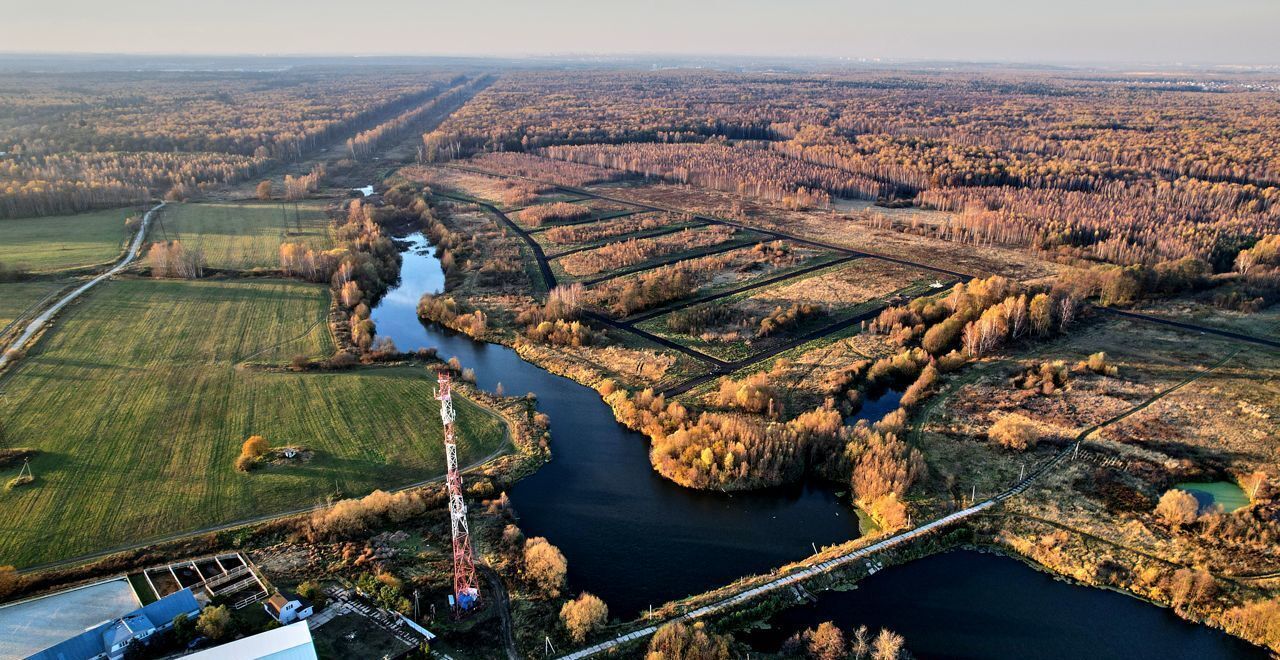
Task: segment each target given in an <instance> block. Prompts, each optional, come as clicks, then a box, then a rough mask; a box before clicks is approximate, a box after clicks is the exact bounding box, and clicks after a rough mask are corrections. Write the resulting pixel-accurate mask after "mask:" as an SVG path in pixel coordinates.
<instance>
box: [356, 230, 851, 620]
mask: <svg viewBox="0 0 1280 660" xmlns="http://www.w3.org/2000/svg"><path fill="white" fill-rule="evenodd" d="M406 240H407V241H409V243H410V245H411V247H410V248H409V250H408V251H407V252H405V253H404V265H403V267H402V272H401V282H400V285H399V286H398V287H396V288H395V289H393V290H391V291H390V292H388V293H387V295H386V296H385V297H384V298H383V299H382V301H381V302H380V303H379V304H378V305H377V307H375V308H374V309H373V311H372V313H371V314H370V316H371V317H372V318H373V320H374V322H375V323H376V324H377V329H378V335H379V336H382V337H390V338H391V339H392V340H393V341H394V342H395V344H396V346H397V347H398V348H399V349H400V350H402V351H404V350H416V349H418V348H422V347H432V346H434V347H436V348H437V349H438V350H439V354H440V357H442V358H445V359H448V358H450V357H454V356H456V357H457V358H458V359H459V360H460V361H461V362H462V365H463V366H464V367H471V368H474V369H475V371H476V378H477V381H478V384H479V385H480V386H481V387H483V388H485V389H487V390H490V391H492V390H493V389H494V388H495V387H496V386H497V385H498V383H501V384H502V386H503V389H504V390H505V391H506V393H507V394H522V393H525V392H533V393H535V394H537V395H538V408H539V410H541V411H542V412H545V413H547V414H548V415H550V417H551V429H552V456H553V458H552V461H551V462H550V463H549V464H547V465H544V466H543V467H542V468H541V469H539V470H538V471H537V472H536V473H535V474H533V475H532V476H530V477H527V478H525V479H523V480H521V481H520V482H519V483H517V484H516V486H515V487H514V488H513V489H512V491H511V493H510V496H511V500H512V502H513V504H514V505H515V509H516V511H517V512H519V514H520V527H521V528H522V529H523V530H524V532H525V534H526V535H528V536H545V537H547V539H549V540H550V541H551V542H552V543H554V544H555V545H557V546H558V547H559V548H560V550H561V551H562V552H564V555H565V557H566V558H567V559H568V560H569V585H570V589H571V590H572V591H580V590H585V591H590V592H592V593H594V594H596V595H598V596H600V597H601V598H603V599H604V601H605V602H606V603H608V605H609V610H610V612H611V613H612V614H613V615H616V616H630V615H634V614H636V613H637V612H639V611H640V610H642V609H644V608H646V607H648V606H649V605H654V606H658V605H661V604H662V603H664V602H667V601H669V600H673V599H676V598H680V597H683V596H687V595H690V594H694V593H699V592H702V591H705V590H706V589H708V588H711V587H715V586H719V585H722V584H725V583H727V582H731V581H733V580H734V579H737V578H738V577H741V576H743V575H747V574H750V573H758V572H764V571H768V570H770V569H771V568H774V567H776V566H779V565H781V564H784V563H786V562H789V561H794V560H796V559H800V558H802V557H805V556H807V555H808V554H810V553H811V552H812V551H813V546H814V545H817V546H818V547H821V546H822V545H824V544H832V543H838V542H841V541H845V540H848V539H851V538H854V537H856V536H857V535H858V520H857V516H855V515H854V513H853V511H852V510H851V509H850V508H849V507H848V505H847V504H845V503H842V502H841V501H840V500H839V499H838V498H837V497H836V495H835V494H834V493H833V492H831V491H830V490H828V489H824V488H820V487H816V486H808V485H805V486H794V487H789V488H782V489H776V490H773V491H766V492H755V493H745V494H735V495H728V494H720V493H708V492H702V491H693V490H689V489H686V488H681V487H680V486H677V485H675V484H673V483H671V482H669V481H666V480H664V479H662V478H661V477H659V476H658V475H657V474H656V473H655V472H654V471H653V469H652V468H651V467H650V465H649V456H648V440H647V439H646V438H645V437H644V436H642V435H640V434H638V433H633V432H631V431H628V430H627V429H625V428H623V427H622V426H620V425H619V424H618V423H617V422H616V421H614V419H613V413H612V411H610V410H609V407H608V406H606V405H605V404H604V402H603V401H602V400H601V399H600V396H599V395H598V394H597V393H596V391H595V390H593V389H591V388H588V387H584V386H582V385H579V384H577V383H575V382H573V381H572V380H569V379H567V378H562V377H560V376H555V375H553V374H551V373H548V372H547V371H544V370H542V369H540V368H538V367H535V366H533V365H531V364H529V363H527V362H525V361H524V360H522V359H520V357H519V356H518V355H516V353H515V351H512V350H511V349H509V348H506V347H504V346H498V345H494V344H485V343H480V342H475V341H472V340H471V339H470V338H468V337H466V336H463V335H458V334H455V333H452V332H449V331H447V330H444V329H442V328H439V327H436V326H432V327H425V326H424V325H423V324H422V323H420V322H419V321H418V316H417V304H418V299H419V298H420V297H421V296H422V294H423V293H426V292H437V293H438V292H440V291H441V290H442V289H443V286H444V277H443V274H442V272H441V270H440V265H439V262H438V261H437V260H436V258H435V257H434V256H433V254H432V251H431V248H430V246H429V245H428V244H427V241H426V240H425V239H424V238H423V237H422V236H421V235H419V234H415V235H412V236H409V237H407V239H406ZM465 431H466V430H465V429H462V432H465Z"/></svg>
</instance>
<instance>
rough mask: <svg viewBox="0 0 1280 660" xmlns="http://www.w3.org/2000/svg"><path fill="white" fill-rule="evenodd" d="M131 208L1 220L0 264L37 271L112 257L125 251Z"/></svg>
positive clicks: (100, 260)
mask: <svg viewBox="0 0 1280 660" xmlns="http://www.w3.org/2000/svg"><path fill="white" fill-rule="evenodd" d="M131 214H133V211H132V210H130V209H110V210H106V211H94V212H92V213H80V214H77V215H55V216H47V217H43V218H19V219H17V220H0V264H4V265H5V266H18V267H22V268H25V269H27V270H30V271H31V272H36V273H47V272H49V271H56V270H62V269H65V268H77V267H81V266H93V265H97V264H104V263H107V262H110V261H114V260H115V259H116V258H117V257H119V256H120V254H121V253H122V252H123V251H124V244H125V238H126V237H127V236H128V234H127V232H126V231H125V227H124V220H125V218H127V217H129V216H130V215H131Z"/></svg>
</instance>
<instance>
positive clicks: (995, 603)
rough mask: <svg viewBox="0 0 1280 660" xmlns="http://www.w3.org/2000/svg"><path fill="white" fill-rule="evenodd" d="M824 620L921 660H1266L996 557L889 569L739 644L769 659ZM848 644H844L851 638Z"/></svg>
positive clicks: (965, 556)
mask: <svg viewBox="0 0 1280 660" xmlns="http://www.w3.org/2000/svg"><path fill="white" fill-rule="evenodd" d="M823 621H832V622H834V623H835V624H837V625H838V626H840V627H841V629H842V630H844V631H845V632H846V634H847V635H849V634H850V632H849V631H850V630H851V629H852V628H854V627H856V626H859V625H866V626H867V627H868V628H870V629H871V632H872V634H874V633H875V631H876V630H877V629H879V628H889V629H890V630H893V631H895V632H897V633H898V634H900V635H902V636H903V637H905V638H906V640H907V644H906V646H907V648H908V649H910V650H911V652H912V653H914V654H915V655H916V657H918V658H921V659H922V660H931V659H933V658H949V659H950V658H955V659H965V658H983V659H990V660H1002V659H1008V660H1022V659H1024V658H1041V659H1044V660H1058V659H1061V660H1074V659H1076V658H1123V659H1125V660H1143V659H1147V658H1149V659H1151V660H1167V659H1169V658H1194V659H1195V660H1217V659H1223V660H1225V659H1228V658H1233V659H1234V658H1241V659H1243V658H1257V659H1259V660H1261V659H1262V658H1266V657H1267V654H1266V652H1264V651H1263V650H1262V649H1259V648H1257V647H1255V646H1252V645H1250V644H1248V643H1245V642H1243V641H1241V640H1238V639H1236V638H1234V637H1231V636H1229V635H1227V634H1225V633H1223V632H1220V631H1218V630H1214V629H1212V628H1208V627H1206V626H1200V625H1196V624H1194V623H1191V622H1189V621H1185V620H1183V619H1180V618H1178V617H1177V615H1175V614H1174V613H1173V612H1170V611H1169V610H1166V609H1162V608H1159V607H1155V606H1152V605H1149V604H1147V603H1144V602H1142V601H1140V600H1138V599H1136V598H1131V597H1129V596H1126V595H1124V594H1120V593H1116V592H1113V591H1105V590H1102V589H1090V588H1084V587H1078V586H1074V585H1071V584H1069V583H1066V582H1063V581H1061V580H1056V579H1054V578H1053V577H1052V576H1050V575H1048V574H1045V573H1042V572H1040V571H1037V570H1035V569H1033V568H1031V567H1029V566H1027V565H1026V564H1023V563H1022V562H1019V561H1017V560H1014V559H1010V558H1008V557H1002V556H998V555H992V554H986V553H980V552H973V551H965V550H957V551H952V552H947V553H944V554H941V555H934V556H931V557H926V558H924V559H920V560H917V561H913V562H911V563H909V564H905V565H902V566H892V567H889V568H886V569H884V570H883V571H880V572H879V573H877V574H875V575H872V576H871V577H869V578H866V579H864V580H862V581H861V582H859V583H858V586H857V588H856V589H854V590H853V591H840V592H826V593H822V594H819V595H818V597H817V602H816V603H812V604H808V605H803V606H800V607H794V608H791V609H788V610H784V611H782V612H780V613H779V614H778V615H777V616H775V617H774V619H773V620H772V621H771V622H770V624H771V628H769V629H765V630H756V631H753V632H751V633H748V634H747V635H746V636H745V637H746V640H747V641H748V642H750V643H751V644H752V646H754V647H755V648H756V649H758V650H761V651H768V652H776V651H777V650H778V647H779V646H780V645H781V644H782V642H783V640H785V639H786V638H787V637H788V636H790V635H791V634H793V633H795V632H796V631H799V630H803V629H805V628H812V627H816V626H817V625H818V624H819V623H821V622H823ZM850 639H852V637H851V636H850Z"/></svg>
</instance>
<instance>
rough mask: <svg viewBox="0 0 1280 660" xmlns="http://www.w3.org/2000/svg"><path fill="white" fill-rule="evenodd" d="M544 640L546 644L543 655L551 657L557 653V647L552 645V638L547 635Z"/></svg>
mask: <svg viewBox="0 0 1280 660" xmlns="http://www.w3.org/2000/svg"><path fill="white" fill-rule="evenodd" d="M543 639H544V640H545V644H544V646H543V647H542V653H543V654H544V655H547V656H550V655H551V654H552V653H555V652H556V647H555V645H554V644H552V643H551V636H550V635H546V636H544V637H543Z"/></svg>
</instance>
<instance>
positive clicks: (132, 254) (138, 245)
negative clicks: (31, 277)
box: [0, 202, 165, 369]
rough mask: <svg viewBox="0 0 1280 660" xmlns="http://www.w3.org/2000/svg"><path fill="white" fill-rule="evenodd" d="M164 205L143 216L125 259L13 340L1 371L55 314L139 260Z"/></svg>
mask: <svg viewBox="0 0 1280 660" xmlns="http://www.w3.org/2000/svg"><path fill="white" fill-rule="evenodd" d="M164 205H165V203H164V202H160V203H159V204H157V205H156V206H155V207H154V208H152V209H151V210H150V211H147V212H146V214H144V215H143V216H142V226H141V227H138V233H137V235H135V236H134V237H133V243H131V244H130V245H129V251H128V252H126V253H125V255H124V257H123V258H121V259H120V261H118V262H116V265H114V266H112V267H111V268H110V269H108V270H107V271H106V272H104V273H102V274H100V275H98V276H97V277H94V278H93V279H91V280H89V281H88V282H85V283H84V284H81V285H80V286H78V287H76V288H75V289H73V290H72V291H71V293H68V294H67V295H65V296H63V297H62V298H59V299H58V301H57V302H55V303H53V304H52V305H50V306H49V307H48V309H45V310H44V311H43V312H41V313H40V314H39V315H38V316H36V317H35V318H34V319H32V320H31V322H30V323H28V324H27V327H26V329H24V330H23V331H22V334H20V335H18V338H17V339H15V340H13V343H12V344H9V349H8V350H6V351H5V352H4V354H3V355H0V369H3V368H4V367H5V366H6V365H8V364H9V362H11V361H12V360H13V356H12V354H11V353H10V351H20V350H23V349H25V348H26V347H27V342H29V341H31V338H32V337H34V336H35V335H36V333H38V332H40V331H41V330H42V329H44V327H45V326H46V325H48V324H49V320H50V319H52V318H53V316H54V315H55V314H57V313H58V312H60V311H62V308H63V307H66V306H67V305H69V304H71V302H72V301H74V300H75V299H77V298H79V297H80V296H82V295H84V293H85V292H86V291H88V290H89V289H92V288H93V287H95V286H97V285H98V284H99V283H101V282H102V281H103V280H106V279H107V278H109V277H111V276H113V275H115V274H116V273H119V272H120V271H122V270H124V269H125V268H127V267H128V266H129V264H131V263H133V261H134V260H135V259H137V258H138V252H139V250H141V249H142V241H143V240H144V239H146V237H147V229H148V228H150V226H151V218H152V217H153V216H154V215H155V213H156V211H159V210H160V209H161V208H163V207H164Z"/></svg>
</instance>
